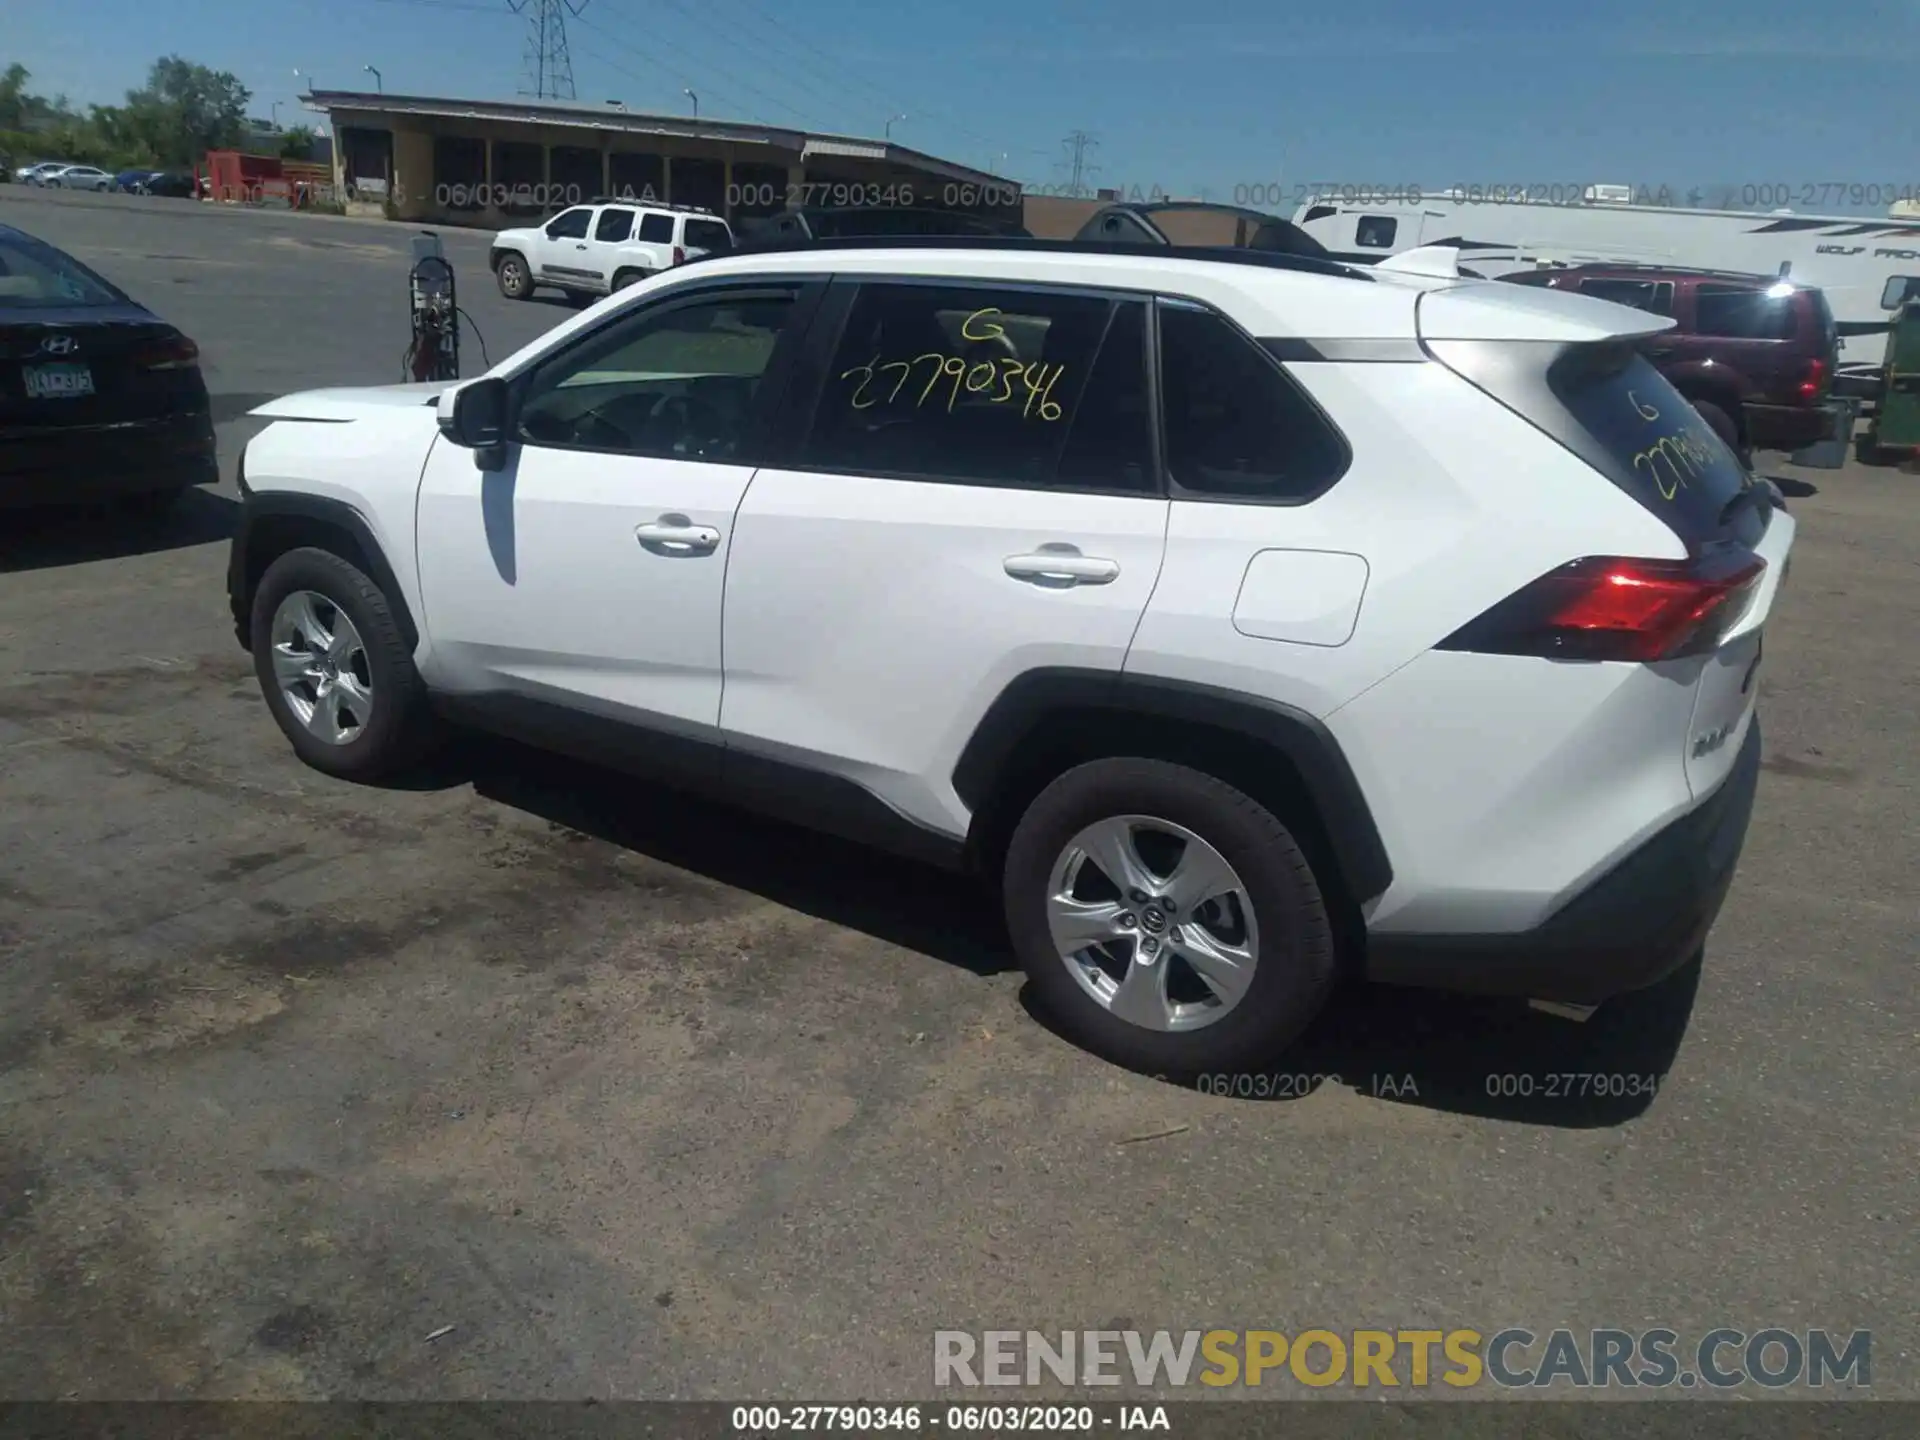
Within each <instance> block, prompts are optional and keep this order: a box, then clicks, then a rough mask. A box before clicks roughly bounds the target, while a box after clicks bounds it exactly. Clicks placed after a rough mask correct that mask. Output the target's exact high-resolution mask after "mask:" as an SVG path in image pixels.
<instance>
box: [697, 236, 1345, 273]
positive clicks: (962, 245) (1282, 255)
mask: <svg viewBox="0 0 1920 1440" xmlns="http://www.w3.org/2000/svg"><path fill="white" fill-rule="evenodd" d="M814 250H1005V251H1014V252H1018V253H1023V254H1042V255H1087V254H1093V255H1132V256H1140V255H1164V256H1167V257H1168V258H1169V259H1175V260H1207V261H1212V262H1215V263H1218V264H1223V265H1253V266H1258V267H1261V268H1263V269H1270V270H1299V271H1303V272H1305V273H1307V274H1310V275H1330V276H1333V277H1335V278H1338V279H1342V280H1358V281H1363V282H1369V283H1371V282H1372V281H1373V276H1371V275H1370V274H1368V273H1367V270H1368V267H1366V266H1361V265H1349V264H1344V263H1342V262H1341V261H1338V260H1328V259H1322V258H1320V257H1319V256H1316V255H1292V254H1288V253H1286V252H1284V251H1279V250H1253V249H1248V248H1246V247H1244V246H1230V245H1176V244H1174V243H1172V242H1171V241H1168V242H1165V243H1161V244H1153V243H1151V242H1141V241H1110V240H1079V239H1074V240H1037V239H1030V238H1022V237H1020V236H1006V235H984V236H983V235H861V236H847V237H844V238H842V237H832V238H826V239H819V240H803V239H788V238H785V237H781V238H777V239H774V240H771V241H769V242H768V243H765V244H753V243H747V244H743V245H740V246H739V247H738V248H736V249H734V250H732V251H729V252H727V253H728V254H734V255H739V254H753V255H777V254H788V253H795V252H804V251H814ZM721 258H723V257H722V256H721V255H718V254H711V255H700V256H695V257H694V258H692V259H691V260H689V261H687V262H686V263H687V264H689V265H697V264H700V263H702V262H703V261H707V260H718V259H721Z"/></svg>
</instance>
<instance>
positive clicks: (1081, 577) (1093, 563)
mask: <svg viewBox="0 0 1920 1440" xmlns="http://www.w3.org/2000/svg"><path fill="white" fill-rule="evenodd" d="M1004 568H1005V569H1006V572H1007V574H1009V575H1011V576H1012V577H1013V578H1014V579H1016V580H1031V581H1033V582H1034V583H1035V584H1037V585H1058V586H1062V587H1065V586H1068V585H1109V584H1111V583H1112V582H1113V581H1114V580H1116V579H1118V578H1119V575H1120V565H1119V562H1117V561H1114V560H1103V559H1101V558H1100V557H1099V556H1097V555H1082V554H1081V553H1080V552H1079V551H1078V550H1070V549H1061V550H1039V551H1035V552H1034V553H1033V554H1030V555H1009V556H1008V557H1007V558H1006V560H1005V562H1004Z"/></svg>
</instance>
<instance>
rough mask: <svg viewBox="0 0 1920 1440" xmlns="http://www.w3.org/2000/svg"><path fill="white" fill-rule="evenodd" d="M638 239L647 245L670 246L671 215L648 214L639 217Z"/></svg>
mask: <svg viewBox="0 0 1920 1440" xmlns="http://www.w3.org/2000/svg"><path fill="white" fill-rule="evenodd" d="M640 238H641V239H642V240H644V241H646V242H647V243H648V244H649V245H671V244H672V243H673V217H672V216H671V215H660V214H648V215H642V216H641V217H640Z"/></svg>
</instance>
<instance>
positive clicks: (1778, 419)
mask: <svg viewBox="0 0 1920 1440" xmlns="http://www.w3.org/2000/svg"><path fill="white" fill-rule="evenodd" d="M1741 409H1742V410H1743V411H1744V412H1745V414H1746V421H1747V442H1748V443H1749V444H1750V445H1753V446H1754V447H1755V448H1756V449H1760V450H1801V449H1805V448H1806V447H1807V446H1809V445H1813V444H1817V443H1818V442H1820V441H1822V440H1824V439H1826V438H1827V437H1828V436H1829V435H1831V434H1832V433H1833V426H1834V410H1833V407H1832V406H1831V405H1752V404H1749V405H1743V406H1742V407H1741Z"/></svg>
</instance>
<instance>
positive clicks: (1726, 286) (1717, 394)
mask: <svg viewBox="0 0 1920 1440" xmlns="http://www.w3.org/2000/svg"><path fill="white" fill-rule="evenodd" d="M1500 278H1501V279H1503V280H1507V281H1510V282H1512V283H1514V284H1517V285H1540V286H1544V287H1546V288H1548V289H1551V290H1576V291H1578V292H1579V293H1580V294H1582V295H1591V296H1593V297H1594V298H1596V299H1599V300H1611V301H1613V302H1614V303H1616V304H1620V305H1631V306H1632V307H1633V308H1634V309H1636V310H1645V311H1648V312H1649V313H1651V314H1654V315H1664V316H1668V317H1670V318H1671V319H1672V320H1673V321H1674V322H1675V323H1674V326H1673V328H1672V329H1671V330H1666V331H1662V332H1661V333H1660V334H1658V335H1653V336H1650V337H1648V339H1647V340H1646V341H1645V342H1643V344H1642V346H1641V348H1642V350H1643V351H1644V353H1645V354H1646V356H1647V358H1648V359H1650V360H1651V361H1653V363H1654V365H1655V367H1656V368H1657V369H1658V370H1659V371H1660V373H1661V374H1662V375H1664V376H1666V377H1667V379H1668V380H1669V381H1670V382H1671V383H1672V385H1673V388H1674V389H1676V390H1678V391H1679V392H1680V393H1681V394H1682V395H1684V396H1686V397H1687V399H1689V400H1691V401H1692V402H1693V404H1694V408H1695V409H1697V410H1698V411H1699V412H1700V414H1701V415H1702V416H1703V417H1704V418H1705V420H1706V422H1707V424H1709V425H1710V426H1712V427H1713V430H1714V433H1715V434H1717V435H1719V437H1720V438H1721V439H1722V440H1724V441H1726V442H1727V443H1728V444H1729V445H1730V446H1732V447H1733V448H1734V450H1735V451H1736V452H1737V453H1738V454H1739V455H1740V456H1741V457H1742V458H1743V459H1746V458H1750V456H1751V453H1752V452H1753V451H1754V450H1756V449H1757V450H1799V449H1802V448H1803V447H1805V446H1808V445H1813V444H1815V443H1817V442H1819V441H1821V440H1824V439H1825V438H1826V437H1827V436H1828V435H1830V434H1832V433H1833V428H1834V420H1835V417H1834V412H1833V401H1832V398H1831V394H1830V392H1831V388H1832V385H1833V377H1834V372H1835V371H1836V369H1837V368H1838V367H1839V362H1840V337H1839V332H1838V329H1837V327H1836V326H1835V324H1834V319H1833V311H1832V310H1831V309H1830V308H1829V307H1828V304H1827V297H1826V296H1825V295H1824V294H1823V293H1822V292H1821V291H1820V290H1818V289H1816V288H1814V287H1812V286H1808V285H1796V284H1794V283H1792V282H1791V281H1787V280H1780V279H1776V278H1774V277H1772V276H1767V275H1748V274H1744V273H1740V272H1735V271H1721V270H1680V269H1668V268H1665V267H1661V266H1651V265H1574V266H1569V267H1566V268H1563V269H1547V270H1534V271H1521V272H1518V273H1514V274H1509V275H1504V276H1502V277H1500Z"/></svg>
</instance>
